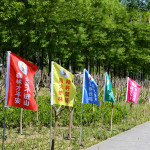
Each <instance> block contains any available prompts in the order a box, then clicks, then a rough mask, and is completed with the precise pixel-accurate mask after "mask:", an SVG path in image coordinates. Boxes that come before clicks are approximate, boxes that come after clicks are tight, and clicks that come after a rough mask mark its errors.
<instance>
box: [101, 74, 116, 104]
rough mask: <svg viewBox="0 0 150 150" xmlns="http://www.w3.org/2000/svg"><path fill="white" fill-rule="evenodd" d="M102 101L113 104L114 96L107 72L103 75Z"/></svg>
mask: <svg viewBox="0 0 150 150" xmlns="http://www.w3.org/2000/svg"><path fill="white" fill-rule="evenodd" d="M103 101H109V102H115V99H114V94H113V91H112V86H111V81H110V78H109V76H108V74H107V72H106V74H105V87H104V100H103Z"/></svg>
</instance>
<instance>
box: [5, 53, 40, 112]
mask: <svg viewBox="0 0 150 150" xmlns="http://www.w3.org/2000/svg"><path fill="white" fill-rule="evenodd" d="M37 68H38V67H37V66H35V65H33V64H31V63H30V62H28V61H26V60H25V59H23V58H21V57H19V56H17V55H15V54H14V53H12V52H7V75H6V95H5V96H6V98H5V107H7V106H14V107H20V108H24V109H30V110H34V111H37V104H36V102H35V100H34V83H33V81H34V74H35V72H36V70H37Z"/></svg>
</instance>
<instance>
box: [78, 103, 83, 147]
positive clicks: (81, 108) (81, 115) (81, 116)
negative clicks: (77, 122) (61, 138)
mask: <svg viewBox="0 0 150 150" xmlns="http://www.w3.org/2000/svg"><path fill="white" fill-rule="evenodd" d="M82 113H83V103H82V106H81V128H80V143H79V144H80V145H81V135H82Z"/></svg>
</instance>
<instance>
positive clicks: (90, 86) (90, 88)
mask: <svg viewBox="0 0 150 150" xmlns="http://www.w3.org/2000/svg"><path fill="white" fill-rule="evenodd" d="M97 86H98V85H97V84H96V82H95V81H94V79H93V78H92V76H91V75H90V74H89V72H88V71H87V70H86V69H84V71H83V89H82V104H81V127H80V141H79V144H80V145H81V136H82V113H83V103H92V104H96V105H98V106H99V101H98V94H97Z"/></svg>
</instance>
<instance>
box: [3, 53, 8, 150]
mask: <svg viewBox="0 0 150 150" xmlns="http://www.w3.org/2000/svg"><path fill="white" fill-rule="evenodd" d="M9 74H10V51H7V74H6V91H5V118H4V130H3V144H2V150H4V141H5V126H6V110H7V98H8V89H9Z"/></svg>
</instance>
